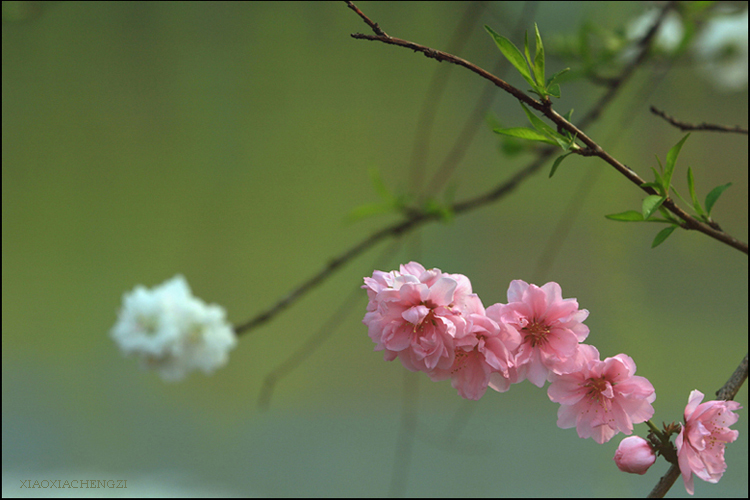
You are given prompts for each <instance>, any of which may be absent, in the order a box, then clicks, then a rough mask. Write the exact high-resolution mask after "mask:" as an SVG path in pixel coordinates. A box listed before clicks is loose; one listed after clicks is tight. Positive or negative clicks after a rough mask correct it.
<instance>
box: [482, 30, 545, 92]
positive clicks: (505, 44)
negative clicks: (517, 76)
mask: <svg viewBox="0 0 750 500" xmlns="http://www.w3.org/2000/svg"><path fill="white" fill-rule="evenodd" d="M484 29H485V30H487V33H489V34H490V36H492V38H493V39H494V40H495V44H496V45H497V48H498V49H500V52H502V53H503V55H504V56H505V58H506V59H507V60H508V61H509V62H510V63H511V64H512V65H513V67H515V68H516V69H517V70H518V72H519V73H521V76H522V77H523V78H524V79H525V80H526V81H527V82H529V85H531V86H532V87H535V85H534V80H532V79H531V73H530V72H529V65H528V63H527V62H526V59H524V57H523V54H521V51H520V50H518V47H516V46H515V45H513V42H511V41H510V40H508V39H507V38H505V37H504V36H502V35H500V34H499V33H495V31H493V29H492V28H490V27H489V26H487V25H485V26H484Z"/></svg>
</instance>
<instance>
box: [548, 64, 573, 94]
mask: <svg viewBox="0 0 750 500" xmlns="http://www.w3.org/2000/svg"><path fill="white" fill-rule="evenodd" d="M568 71H570V68H565V69H561V70H560V71H558V72H557V73H555V74H554V75H552V76H551V77H550V78H549V80H547V88H548V89H549V88H550V86H552V84H553V83H555V80H557V77H559V76H560V75H562V74H564V73H567V72H568Z"/></svg>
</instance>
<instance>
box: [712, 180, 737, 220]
mask: <svg viewBox="0 0 750 500" xmlns="http://www.w3.org/2000/svg"><path fill="white" fill-rule="evenodd" d="M731 185H732V183H731V182H728V183H727V184H724V185H723V186H716V187H715V188H713V189H712V190H711V192H710V193H708V194H707V195H706V213H707V214H708V215H711V209H712V208H714V203H716V200H718V199H719V196H721V193H723V192H724V191H725V190H726V189H727V188H728V187H729V186H731Z"/></svg>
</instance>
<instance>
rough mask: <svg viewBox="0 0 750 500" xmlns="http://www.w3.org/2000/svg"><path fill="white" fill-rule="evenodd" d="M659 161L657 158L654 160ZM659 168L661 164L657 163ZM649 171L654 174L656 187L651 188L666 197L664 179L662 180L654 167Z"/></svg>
mask: <svg viewBox="0 0 750 500" xmlns="http://www.w3.org/2000/svg"><path fill="white" fill-rule="evenodd" d="M656 160H657V161H658V160H659V159H658V158H657V159H656ZM659 167H661V162H659ZM651 170H652V171H653V172H654V178H655V179H656V186H652V187H653V188H654V189H656V190H657V191H658V192H659V194H662V195H666V194H667V190H666V189H665V187H664V179H662V177H661V175H660V174H659V171H658V170H656V169H655V168H654V167H651ZM647 184H653V183H647Z"/></svg>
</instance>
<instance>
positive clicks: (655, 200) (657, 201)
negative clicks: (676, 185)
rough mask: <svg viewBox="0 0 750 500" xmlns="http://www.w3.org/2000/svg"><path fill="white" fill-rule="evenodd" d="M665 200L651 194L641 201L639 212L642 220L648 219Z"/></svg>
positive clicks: (662, 197) (663, 197)
mask: <svg viewBox="0 0 750 500" xmlns="http://www.w3.org/2000/svg"><path fill="white" fill-rule="evenodd" d="M666 199H667V198H666V197H665V196H659V195H658V194H652V195H650V196H646V198H645V199H644V200H643V205H642V206H641V212H642V213H643V220H646V219H648V218H649V217H651V214H653V213H654V212H656V210H658V208H659V207H660V206H661V204H662V203H664V200H666Z"/></svg>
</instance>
